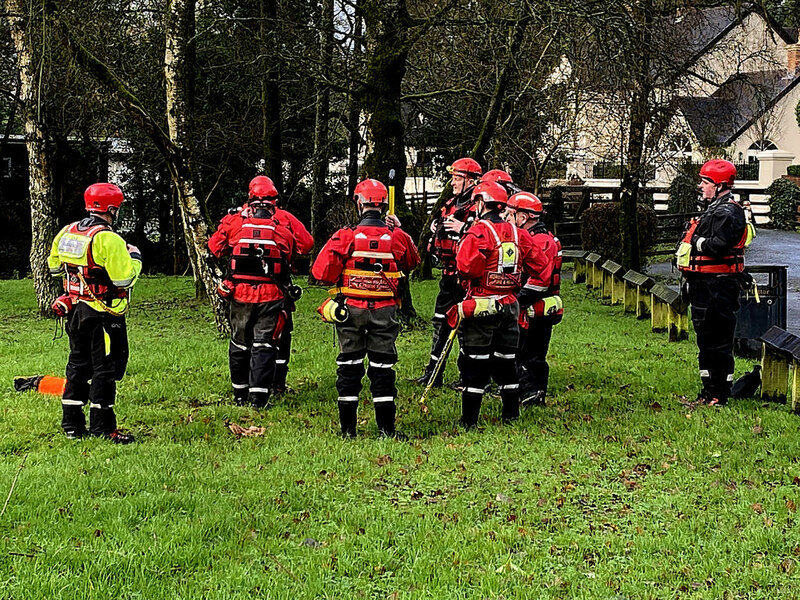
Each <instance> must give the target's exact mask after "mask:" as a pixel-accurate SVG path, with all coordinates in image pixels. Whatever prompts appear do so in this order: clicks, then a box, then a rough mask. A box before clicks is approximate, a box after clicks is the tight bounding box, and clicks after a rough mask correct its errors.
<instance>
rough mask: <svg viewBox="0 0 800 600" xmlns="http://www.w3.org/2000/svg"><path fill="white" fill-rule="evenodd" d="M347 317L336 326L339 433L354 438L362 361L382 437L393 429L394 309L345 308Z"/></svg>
mask: <svg viewBox="0 0 800 600" xmlns="http://www.w3.org/2000/svg"><path fill="white" fill-rule="evenodd" d="M349 310H350V318H349V319H347V321H345V322H344V323H336V334H337V336H338V338H339V356H338V357H337V358H336V364H337V365H338V366H337V369H336V390H337V391H338V392H339V398H338V403H339V421H340V424H341V427H342V433H344V434H348V435H355V433H356V418H357V410H358V394H359V393H360V392H361V380H362V378H363V377H364V358H366V359H367V360H368V365H369V366H368V367H367V369H366V373H367V376H368V377H369V380H370V392H371V393H372V402H373V405H374V407H375V422H376V424H377V425H378V429H379V430H380V431H381V432H383V433H386V434H392V433H394V430H395V413H396V407H395V398H396V397H397V388H396V387H395V378H396V375H395V372H394V365H395V363H396V362H397V347H396V346H395V340H397V334H398V333H399V332H400V325H399V324H398V322H397V319H396V318H395V313H396V312H397V307H395V306H387V307H384V308H375V309H370V308H357V307H354V306H350V307H349Z"/></svg>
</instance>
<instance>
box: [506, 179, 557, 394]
mask: <svg viewBox="0 0 800 600" xmlns="http://www.w3.org/2000/svg"><path fill="white" fill-rule="evenodd" d="M543 212H544V207H543V206H542V202H541V200H539V198H537V197H536V196H535V195H533V194H531V193H529V192H517V193H516V194H514V195H513V196H511V198H509V199H508V207H507V208H506V218H507V219H508V221H509V222H511V223H513V224H514V225H516V226H517V227H520V228H522V229H524V230H525V231H527V232H528V233H529V234H530V235H531V239H532V240H533V243H534V245H536V247H537V248H539V249H540V250H541V251H542V254H543V255H544V257H545V258H546V259H547V264H546V266H545V268H544V269H543V270H542V271H540V272H538V273H537V274H536V276H535V277H530V276H527V275H526V276H524V277H523V285H522V289H521V290H520V292H519V294H518V295H517V300H518V301H519V308H520V344H519V348H518V349H517V375H518V376H519V397H520V404H521V405H522V406H526V405H531V404H544V398H545V395H546V393H547V381H548V379H549V376H550V365H549V364H547V351H548V349H549V348H550V338H551V337H552V334H553V325H557V324H558V323H560V322H561V319H562V317H563V315H564V304H563V302H562V300H561V295H560V294H561V242H559V241H558V238H557V237H555V236H554V235H553V234H552V233H551V232H550V231H548V230H547V226H545V224H544V223H543V222H542V221H540V218H541V216H542V213H543Z"/></svg>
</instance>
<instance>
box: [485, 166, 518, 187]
mask: <svg viewBox="0 0 800 600" xmlns="http://www.w3.org/2000/svg"><path fill="white" fill-rule="evenodd" d="M485 181H494V182H496V183H500V184H503V183H514V180H513V179H511V175H509V174H508V173H506V172H505V171H503V170H502V169H492V170H491V171H486V173H484V174H483V176H481V183H483V182H485Z"/></svg>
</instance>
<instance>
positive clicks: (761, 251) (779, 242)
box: [646, 229, 800, 335]
mask: <svg viewBox="0 0 800 600" xmlns="http://www.w3.org/2000/svg"><path fill="white" fill-rule="evenodd" d="M745 263H746V265H747V266H755V265H786V266H788V267H789V269H788V272H787V311H786V312H787V318H786V329H787V330H788V331H790V332H791V333H794V334H797V335H800V233H796V232H792V231H774V230H771V229H759V230H758V235H757V236H756V238H755V239H754V240H753V243H752V244H751V245H750V247H749V248H748V249H747V251H746V253H745ZM646 272H647V274H649V275H652V276H656V277H658V278H659V279H660V278H664V279H666V280H667V281H668V282H669V283H674V284H677V283H678V280H679V279H680V276H679V274H678V272H677V271H673V270H672V264H671V263H670V262H662V263H656V264H652V265H650V266H649V267H648V268H647V269H646ZM757 277H758V276H757ZM758 281H759V282H760V281H761V279H758Z"/></svg>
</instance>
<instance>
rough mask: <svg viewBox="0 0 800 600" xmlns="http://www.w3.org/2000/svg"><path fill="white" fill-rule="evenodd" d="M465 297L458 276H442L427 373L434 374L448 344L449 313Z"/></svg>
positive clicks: (440, 376)
mask: <svg viewBox="0 0 800 600" xmlns="http://www.w3.org/2000/svg"><path fill="white" fill-rule="evenodd" d="M465 296H466V291H465V290H464V287H463V286H462V285H461V283H459V280H458V276H457V275H442V278H441V279H440V280H439V294H438V295H437V296H436V306H435V308H434V309H433V319H432V322H433V342H432V343H431V357H430V360H429V361H428V366H427V367H425V371H426V372H433V370H434V368H435V367H436V363H437V362H438V361H439V358H440V357H441V355H442V352H443V351H444V347H445V345H446V344H447V338H448V337H449V335H450V332H451V331H452V328H451V327H450V325H448V324H447V311H448V310H450V309H451V308H452V307H453V306H455V305H456V304H458V303H459V302H461V301H462V300H463V299H464V297H465ZM446 364H447V363H446V362H445V363H444V364H442V368H441V370H440V371H439V373H440V375H439V380H440V381H441V378H442V375H441V374H442V373H444V369H445V366H446Z"/></svg>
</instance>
